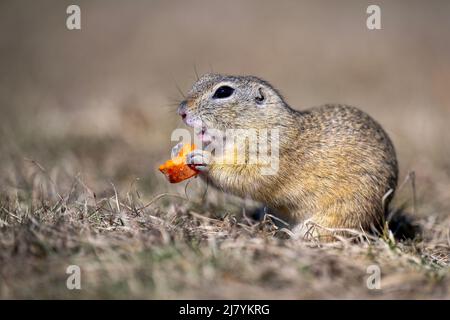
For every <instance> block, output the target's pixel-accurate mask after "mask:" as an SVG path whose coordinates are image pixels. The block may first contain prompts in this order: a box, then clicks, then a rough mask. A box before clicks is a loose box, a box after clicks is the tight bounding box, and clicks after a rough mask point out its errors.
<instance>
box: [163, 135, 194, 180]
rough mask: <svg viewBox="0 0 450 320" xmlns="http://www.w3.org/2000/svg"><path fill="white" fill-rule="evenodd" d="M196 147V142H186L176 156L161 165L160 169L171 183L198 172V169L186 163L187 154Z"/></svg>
mask: <svg viewBox="0 0 450 320" xmlns="http://www.w3.org/2000/svg"><path fill="white" fill-rule="evenodd" d="M195 148H196V147H195V144H186V145H184V146H183V148H182V149H181V150H180V152H179V153H178V155H177V156H176V157H175V158H173V159H170V160H167V161H166V162H165V163H164V164H162V165H160V166H159V171H161V172H162V173H163V174H164V175H165V176H166V178H167V179H168V180H169V182H170V183H178V182H181V181H183V180H186V179H189V178H192V177H193V176H196V175H197V174H198V170H195V169H194V168H191V167H189V166H188V165H187V164H186V155H187V154H188V153H189V152H191V151H193V150H195Z"/></svg>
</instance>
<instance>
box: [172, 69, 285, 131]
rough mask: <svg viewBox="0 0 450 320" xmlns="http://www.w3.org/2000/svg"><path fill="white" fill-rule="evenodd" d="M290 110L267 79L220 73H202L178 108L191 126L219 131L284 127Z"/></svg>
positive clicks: (179, 112)
mask: <svg viewBox="0 0 450 320" xmlns="http://www.w3.org/2000/svg"><path fill="white" fill-rule="evenodd" d="M291 111H292V109H290V108H289V106H288V105H287V104H286V103H285V102H284V100H283V98H282V97H281V95H280V94H279V93H278V91H277V90H276V89H274V88H273V87H272V86H271V85H270V84H269V83H267V82H266V81H264V80H261V79H259V78H257V77H254V76H228V75H221V74H206V75H203V76H202V77H201V78H200V79H199V80H198V81H197V82H196V83H195V84H194V85H193V87H192V89H191V90H190V91H189V92H188V95H187V97H186V99H185V100H184V101H182V102H181V103H180V106H179V108H178V114H179V115H180V116H181V117H182V119H183V120H184V122H185V123H186V124H187V125H188V126H191V127H196V128H199V127H201V128H203V129H210V128H212V129H216V130H226V129H251V128H255V129H262V128H274V127H278V126H283V125H284V124H285V123H284V122H285V120H286V118H287V117H289V116H290V114H291Z"/></svg>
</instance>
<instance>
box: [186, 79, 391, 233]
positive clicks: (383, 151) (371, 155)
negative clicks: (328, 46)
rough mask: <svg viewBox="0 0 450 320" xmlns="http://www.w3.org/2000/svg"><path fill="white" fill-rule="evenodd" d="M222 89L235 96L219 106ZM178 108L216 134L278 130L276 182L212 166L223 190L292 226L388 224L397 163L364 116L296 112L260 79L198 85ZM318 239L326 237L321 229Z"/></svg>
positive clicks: (252, 170) (344, 109)
mask: <svg viewBox="0 0 450 320" xmlns="http://www.w3.org/2000/svg"><path fill="white" fill-rule="evenodd" d="M223 84H229V85H230V86H233V87H234V88H235V93H234V96H233V97H232V98H230V99H228V100H226V101H225V102H223V101H215V100H213V99H212V98H211V96H212V94H213V93H214V90H216V89H217V88H218V87H219V86H220V85H223ZM260 90H262V91H260ZM261 92H262V93H263V94H264V97H265V100H264V103H263V104H262V105H257V104H256V103H255V100H254V97H256V96H257V95H259V94H260V93H261ZM180 108H183V110H184V111H185V112H186V113H187V114H188V116H191V117H196V118H198V119H201V120H202V121H203V122H204V123H206V124H207V126H208V127H212V128H217V129H222V130H225V129H227V128H278V129H279V130H280V166H279V171H278V173H277V174H276V175H272V176H270V175H269V176H264V175H261V174H260V172H259V166H258V165H245V164H243V165H226V164H217V163H216V162H215V161H213V162H212V163H211V165H210V168H209V171H208V173H207V175H208V178H209V180H210V181H211V182H212V183H213V184H214V185H215V186H217V187H219V188H220V189H222V190H224V191H226V192H230V193H232V194H235V195H238V196H241V197H251V198H253V199H255V200H258V201H261V202H263V203H265V204H267V205H268V206H269V207H271V208H272V209H273V210H274V211H275V212H276V213H277V214H278V215H279V216H280V218H282V219H284V220H287V221H288V222H290V223H292V224H298V223H301V222H304V221H305V220H306V219H310V220H311V221H313V222H314V223H316V224H319V225H321V226H323V227H326V228H352V229H362V230H369V229H370V228H371V226H379V225H380V224H381V223H382V221H383V219H384V214H385V212H384V209H385V207H386V206H387V204H388V202H389V199H390V198H391V197H392V194H393V191H394V190H395V188H396V185H397V175H398V167H397V159H396V155H395V150H394V147H393V145H392V142H391V140H390V139H389V137H388V135H387V134H386V132H385V131H384V130H383V129H382V127H381V126H380V125H379V124H378V123H377V122H376V121H374V120H373V119H372V118H371V117H370V116H368V115H367V114H365V113H364V112H362V111H361V110H359V109H357V108H354V107H350V106H345V105H325V106H321V107H317V108H312V109H309V110H303V111H296V110H293V109H292V108H290V107H289V106H288V105H287V104H286V103H285V102H284V100H283V98H282V97H281V95H280V94H279V93H278V92H277V91H276V90H275V89H274V88H273V87H272V86H271V85H269V84H268V83H267V82H265V81H263V80H261V79H258V78H256V77H240V76H237V77H235V76H224V75H217V74H212V75H205V76H203V77H202V78H201V79H200V80H199V81H198V82H197V83H196V84H194V86H193V88H192V90H191V91H190V92H189V94H188V97H187V100H186V102H185V103H184V104H182V106H181V107H180ZM225 156H229V155H227V154H226V155H225ZM216 160H217V159H216ZM390 189H392V194H391V196H390V197H388V199H387V200H386V202H385V204H383V201H382V199H383V197H384V195H385V194H386V193H387V192H388V191H389V190H390ZM314 235H319V236H325V237H327V235H328V232H324V231H323V229H322V230H321V229H320V228H316V229H315V232H314Z"/></svg>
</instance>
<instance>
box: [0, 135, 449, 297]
mask: <svg viewBox="0 0 450 320" xmlns="http://www.w3.org/2000/svg"><path fill="white" fill-rule="evenodd" d="M66 142H67V141H66ZM74 143H75V142H74ZM87 145H89V143H87ZM87 145H86V143H85V144H83V148H86V147H87ZM114 146H121V148H122V149H121V150H122V151H125V150H124V149H123V148H124V146H123V145H121V144H120V142H118V141H114V142H111V145H110V146H108V147H104V148H105V149H104V150H102V152H105V153H108V152H113V153H114V154H115V153H116V152H117V151H116V150H115V149H114ZM87 148H88V149H89V148H92V150H95V152H99V148H98V146H97V147H96V146H95V145H93V146H90V147H87ZM125 149H126V148H125ZM130 152H131V151H130ZM130 152H126V154H127V157H125V159H128V156H130ZM125 161H126V160H125ZM14 163H15V164H16V165H17V163H19V164H20V165H21V166H19V165H18V168H17V171H16V172H14V171H10V173H11V175H14V176H15V179H16V181H21V183H22V186H21V188H20V189H19V188H13V189H12V190H13V191H14V192H12V190H10V191H9V193H7V192H5V193H3V194H2V198H1V200H0V210H1V211H0V224H1V225H0V230H1V232H0V261H1V263H0V266H1V267H0V276H1V278H0V279H1V281H0V294H1V297H2V298H277V299H279V298H288V299H291V298H450V292H449V288H450V268H449V255H450V236H449V227H450V219H449V218H448V216H447V217H445V215H442V216H441V215H438V214H427V215H421V217H420V218H417V217H416V223H417V224H418V225H420V226H421V227H422V235H421V236H420V237H419V238H418V239H416V240H414V241H397V240H395V239H394V238H393V237H392V236H390V235H389V234H385V235H382V236H381V237H379V238H378V237H375V238H373V237H370V236H369V237H367V238H364V239H362V240H361V241H360V242H357V243H352V242H350V241H345V240H342V241H338V242H336V243H332V244H318V243H314V242H304V241H299V240H294V239H291V238H290V235H289V232H286V231H285V230H284V229H283V228H280V227H277V226H275V224H274V223H272V221H271V219H269V218H267V219H265V220H263V221H259V222H257V221H254V220H251V219H250V218H248V217H247V216H248V214H246V213H248V212H250V210H251V208H252V205H246V203H244V202H242V201H239V200H237V199H234V198H232V197H229V196H224V195H221V194H220V193H219V192H217V191H215V190H212V189H209V190H207V192H206V195H204V189H203V188H204V186H203V185H201V184H197V182H196V181H195V180H194V181H192V182H190V183H189V184H187V185H184V186H178V188H179V189H176V191H178V192H163V193H160V194H157V193H155V195H154V196H152V197H149V196H145V193H147V192H148V191H146V190H145V189H144V190H141V186H142V185H146V184H149V181H139V180H131V181H128V182H129V183H128V186H127V187H126V188H123V189H119V190H118V189H117V188H116V186H115V185H114V184H113V183H111V184H110V185H109V186H98V187H90V186H89V184H87V182H86V180H85V179H84V178H83V176H82V175H73V176H70V175H66V176H64V175H62V174H55V173H52V172H51V171H48V170H47V169H46V168H44V167H43V166H42V164H40V163H37V162H36V161H34V160H31V159H25V160H23V161H20V160H16V161H15V162H14ZM130 165H131V164H130ZM120 166H121V165H120V164H118V167H120ZM131 166H132V165H131ZM94 167H96V166H94ZM117 172H119V170H118V171H117ZM115 180H116V181H121V178H120V175H119V176H118V177H116V178H115ZM125 180H126V179H125ZM158 183H161V185H162V184H163V183H165V182H164V181H161V182H158ZM121 185H126V184H125V183H122V184H121ZM406 186H409V184H408V183H407V184H405V186H404V187H403V188H407V187H406ZM184 187H185V189H183V188H184ZM405 192H406V191H405ZM400 193H402V192H401V191H400ZM406 193H408V194H410V192H406ZM405 198H408V197H407V196H405ZM421 201H422V200H421V198H420V197H419V199H418V202H419V204H418V205H417V207H416V210H418V211H422V210H425V209H426V207H425V206H423V205H421V204H420V202H421ZM246 208H247V210H248V211H246ZM410 208H411V210H412V207H411V206H410ZM447 208H448V207H447ZM419 216H420V215H419ZM69 265H78V266H80V268H81V274H82V277H81V286H82V289H81V290H79V291H77V290H68V289H67V288H66V279H67V277H68V275H67V274H66V268H67V267H68V266H69ZM371 265H377V266H379V267H380V270H381V275H382V276H381V289H380V290H369V289H368V288H367V285H366V281H367V279H368V277H369V275H370V273H368V269H367V268H368V267H369V266H371Z"/></svg>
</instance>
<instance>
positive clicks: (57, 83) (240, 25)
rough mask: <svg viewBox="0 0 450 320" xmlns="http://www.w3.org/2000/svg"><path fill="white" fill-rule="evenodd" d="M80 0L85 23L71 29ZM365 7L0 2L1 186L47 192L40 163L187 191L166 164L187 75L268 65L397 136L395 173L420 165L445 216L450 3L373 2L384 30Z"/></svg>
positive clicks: (262, 73)
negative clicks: (171, 178)
mask: <svg viewBox="0 0 450 320" xmlns="http://www.w3.org/2000/svg"><path fill="white" fill-rule="evenodd" d="M72 3H76V4H78V5H79V6H80V7H81V27H82V29H81V30H79V31H78V30H73V31H70V30H68V29H67V28H66V18H67V14H66V8H67V6H68V5H70V4H72ZM370 4H373V1H339V2H337V1H265V0H264V1H262V0H252V1H250V0H249V1H226V2H225V1H216V0H208V1H206V0H205V1H201V0H194V1H127V2H126V1H106V0H94V1H75V2H74V1H59V0H53V1H49V0H41V1H21V0H14V1H5V0H3V1H1V3H0V128H1V129H0V130H1V131H0V134H1V136H0V179H1V180H0V188H1V189H0V190H1V192H3V193H20V192H22V191H26V190H33V192H37V193H39V192H49V191H47V190H46V188H33V185H34V186H37V185H39V184H42V183H48V181H47V179H41V180H40V179H39V176H40V175H42V174H43V172H44V173H45V175H48V176H50V177H51V179H52V181H53V182H54V185H57V186H58V188H62V189H64V188H65V189H70V186H71V181H72V180H73V177H75V176H79V177H81V178H82V180H83V181H84V182H85V183H86V185H88V186H89V187H90V188H91V189H92V190H94V192H96V193H99V194H101V193H105V192H106V193H107V192H111V185H110V183H111V182H113V183H114V184H115V185H116V186H117V187H118V190H119V192H124V191H126V190H127V188H128V187H129V186H130V184H132V183H134V181H135V180H136V179H137V178H138V179H139V181H138V182H137V183H138V186H139V189H140V190H141V192H142V194H144V196H146V197H152V196H153V195H155V194H158V193H161V192H164V191H167V190H172V191H173V190H182V188H183V186H173V185H169V184H168V183H167V182H166V181H165V179H164V177H163V176H162V175H161V174H160V173H159V172H158V171H157V166H158V164H160V163H162V162H163V161H164V160H166V159H168V158H169V156H170V149H171V146H172V145H173V144H174V143H172V142H171V141H170V134H171V132H172V130H173V129H175V128H177V127H183V124H182V123H181V121H180V120H179V119H178V117H177V115H176V113H175V110H176V106H177V103H178V102H179V101H180V100H181V98H182V96H181V94H180V92H179V90H178V89H177V87H178V88H179V89H180V90H181V91H182V92H186V91H187V90H188V89H189V88H190V86H191V84H192V83H193V82H194V81H195V79H196V72H198V73H199V74H202V73H206V72H211V71H213V72H220V73H227V74H252V75H256V76H259V77H262V78H264V79H266V80H268V81H269V82H271V83H272V84H274V85H275V86H276V87H277V88H279V89H280V91H281V92H282V94H283V95H284V96H285V98H286V100H287V101H288V103H289V104H290V105H291V106H293V107H294V108H296V109H303V108H308V107H311V106H317V105H321V104H325V103H345V104H351V105H355V106H358V107H359V108H361V109H363V110H364V111H366V112H368V113H369V114H371V115H372V116H373V117H374V118H375V119H376V120H377V121H379V122H380V123H381V124H382V125H383V126H384V127H385V129H386V130H387V131H388V133H389V134H390V136H391V138H392V139H393V142H394V144H395V146H396V149H397V152H398V157H399V162H400V168H401V178H400V179H401V180H403V179H404V177H405V176H406V174H407V173H408V172H409V171H411V170H414V171H415V172H416V178H417V181H416V185H417V189H418V196H419V200H422V201H419V204H420V207H421V210H422V212H428V213H429V212H430V210H432V211H433V213H436V214H445V215H447V214H448V213H449V210H450V204H449V203H450V201H449V200H450V160H449V159H450V130H449V120H450V90H449V88H450V87H449V83H450V41H449V39H450V2H449V1H376V4H378V5H379V6H380V7H381V23H382V29H381V30H368V29H367V27H366V19H367V17H368V15H367V14H366V8H367V7H368V5H370ZM46 181H47V182H46ZM48 189H49V190H50V189H51V188H48ZM39 190H40V191H39ZM60 192H63V191H60ZM402 193H405V194H406V195H405V197H406V198H408V197H409V195H410V193H409V191H407V189H406V187H405V190H403V191H400V192H399V194H400V196H401V194H402Z"/></svg>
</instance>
